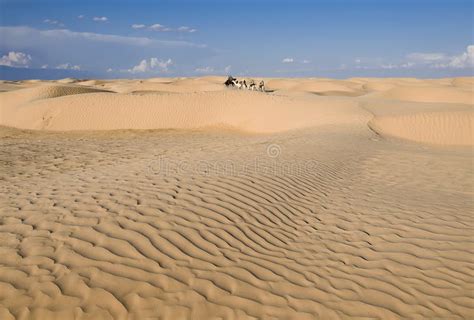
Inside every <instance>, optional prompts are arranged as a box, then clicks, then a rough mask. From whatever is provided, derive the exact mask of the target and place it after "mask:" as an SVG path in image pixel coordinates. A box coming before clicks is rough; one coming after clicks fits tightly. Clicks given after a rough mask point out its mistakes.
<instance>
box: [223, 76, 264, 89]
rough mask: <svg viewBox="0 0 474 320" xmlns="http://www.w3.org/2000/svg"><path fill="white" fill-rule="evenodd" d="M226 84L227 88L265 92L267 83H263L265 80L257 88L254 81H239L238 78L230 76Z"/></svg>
mask: <svg viewBox="0 0 474 320" xmlns="http://www.w3.org/2000/svg"><path fill="white" fill-rule="evenodd" d="M224 84H225V85H226V87H234V88H237V89H247V90H253V91H262V92H265V82H263V80H262V81H260V83H259V84H258V87H257V84H256V83H255V81H254V80H253V79H249V81H248V82H247V80H245V79H244V80H237V79H236V78H234V77H232V76H229V77H228V78H227V80H226V81H225V82H224Z"/></svg>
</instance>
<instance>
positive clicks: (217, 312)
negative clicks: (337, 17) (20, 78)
mask: <svg viewBox="0 0 474 320" xmlns="http://www.w3.org/2000/svg"><path fill="white" fill-rule="evenodd" d="M220 80H221V78H218V77H209V78H207V77H204V78H198V79H150V80H143V81H142V82H141V83H140V82H139V81H132V80H111V81H105V80H104V81H94V80H92V81H91V80H85V81H79V80H75V79H66V80H65V81H61V82H59V83H57V82H18V83H2V84H0V89H1V90H4V91H5V92H2V93H0V123H1V124H2V125H7V126H9V127H0V256H1V257H2V258H1V259H0V319H297V320H299V319H470V318H472V314H474V281H473V279H474V277H473V275H474V239H473V230H474V221H473V219H472V214H473V213H474V202H473V199H474V194H473V190H474V172H473V169H472V161H473V158H472V144H473V142H472V141H473V140H472V139H473V137H472V121H473V117H472V114H473V113H472V107H473V106H472V103H470V102H469V101H466V100H462V99H464V98H462V99H460V98H459V97H460V96H462V94H461V95H460V94H459V92H460V91H459V90H461V91H462V90H464V91H466V90H467V91H469V89H468V87H469V85H470V83H471V80H470V79H469V78H466V79H440V80H418V79H348V80H345V81H335V80H329V79H291V80H287V79H273V82H272V79H268V87H269V89H270V90H274V91H273V92H272V93H267V94H263V93H256V92H253V93H252V92H242V91H233V90H226V89H225V88H222V86H220V85H219V81H220ZM2 86H3V87H2ZM407 87H409V88H414V89H413V90H414V91H413V92H415V91H416V88H422V89H421V90H425V91H423V92H424V93H423V94H420V95H417V98H416V100H415V98H413V96H410V97H412V98H407V95H406V91H404V90H405V89H402V91H403V92H405V93H403V95H402V94H401V95H400V96H396V94H395V93H396V92H397V91H396V90H395V89H396V88H407ZM433 87H434V88H438V87H443V88H445V90H444V91H440V92H442V93H443V92H444V95H442V96H437V97H438V98H439V101H437V100H436V101H432V100H433V97H436V95H433V96H430V95H429V93H430V92H431V90H432V89H429V90H428V89H427V88H433ZM196 88H198V89H196ZM104 90H106V91H107V92H104ZM410 90H412V89H410ZM426 90H427V91H426ZM433 90H434V89H433ZM137 91H139V92H137ZM464 91H462V92H464ZM348 92H349V93H350V94H353V95H352V96H351V95H349V94H348ZM413 92H412V91H410V94H412V93H413ZM420 92H421V91H420ZM355 93H357V96H356V95H355ZM415 93H416V92H415ZM384 94H386V96H384ZM425 95H427V96H426V97H425ZM11 127H17V128H23V129H15V128H11ZM27 129H35V130H33V131H31V130H27ZM99 129H100V131H95V130H99ZM112 129H114V130H112ZM116 129H124V130H116ZM129 129H161V130H144V131H137V130H129ZM166 129H168V130H166ZM176 129H186V130H176ZM62 130H67V131H68V132H63V131H62ZM405 140H408V141H411V142H407V141H405ZM413 142H414V143H413Z"/></svg>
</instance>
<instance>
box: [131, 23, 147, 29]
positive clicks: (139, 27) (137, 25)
mask: <svg viewBox="0 0 474 320" xmlns="http://www.w3.org/2000/svg"><path fill="white" fill-rule="evenodd" d="M145 27H146V25H144V24H132V28H133V29H143V28H145Z"/></svg>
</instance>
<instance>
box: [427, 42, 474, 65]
mask: <svg viewBox="0 0 474 320" xmlns="http://www.w3.org/2000/svg"><path fill="white" fill-rule="evenodd" d="M433 67H434V68H456V69H460V68H474V45H469V46H467V48H466V51H465V52H463V53H462V54H460V55H457V56H452V57H450V58H449V61H448V62H447V63H444V64H435V65H434V66H433Z"/></svg>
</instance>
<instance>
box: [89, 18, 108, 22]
mask: <svg viewBox="0 0 474 320" xmlns="http://www.w3.org/2000/svg"><path fill="white" fill-rule="evenodd" d="M92 20H94V21H97V22H107V21H108V20H109V18H107V17H94V18H92Z"/></svg>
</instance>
